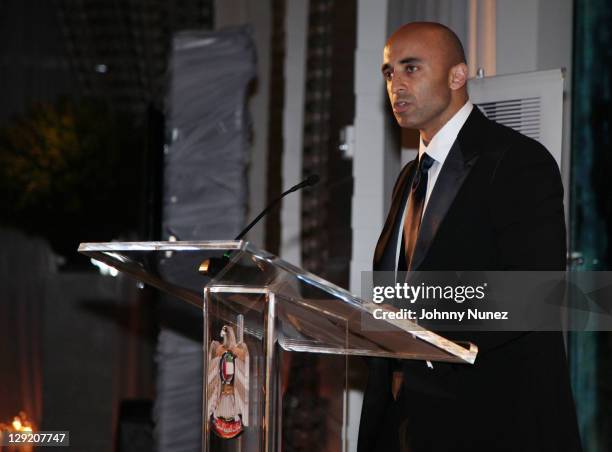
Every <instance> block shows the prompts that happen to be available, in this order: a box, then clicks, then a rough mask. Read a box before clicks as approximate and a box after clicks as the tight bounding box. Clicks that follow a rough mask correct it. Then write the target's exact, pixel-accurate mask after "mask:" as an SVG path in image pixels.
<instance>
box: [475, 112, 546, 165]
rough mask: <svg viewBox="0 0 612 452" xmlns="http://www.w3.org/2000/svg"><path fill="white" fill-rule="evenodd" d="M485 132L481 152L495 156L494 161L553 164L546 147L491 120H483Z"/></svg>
mask: <svg viewBox="0 0 612 452" xmlns="http://www.w3.org/2000/svg"><path fill="white" fill-rule="evenodd" d="M482 124H483V125H485V130H483V131H482V132H484V133H483V134H482V135H483V138H484V139H485V140H486V141H487V143H486V145H485V146H483V148H482V150H483V152H485V153H491V154H495V157H496V160H500V161H501V160H503V161H505V162H519V161H522V162H525V161H526V160H527V161H529V162H531V163H536V162H541V163H547V164H555V165H556V162H555V159H554V157H553V156H552V154H551V153H550V152H549V151H548V149H546V147H545V146H544V145H543V144H542V143H540V142H539V141H537V140H535V139H533V138H531V137H528V136H526V135H523V134H522V133H520V132H518V131H516V130H514V129H512V128H510V127H508V126H505V125H503V124H500V123H498V122H496V121H494V120H492V119H488V118H486V117H485V118H484V122H483V123H482Z"/></svg>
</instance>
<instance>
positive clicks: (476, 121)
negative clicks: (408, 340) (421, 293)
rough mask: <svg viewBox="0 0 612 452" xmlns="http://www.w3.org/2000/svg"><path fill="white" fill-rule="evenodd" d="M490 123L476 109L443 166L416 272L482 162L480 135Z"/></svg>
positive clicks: (421, 236) (423, 231) (417, 248)
mask: <svg viewBox="0 0 612 452" xmlns="http://www.w3.org/2000/svg"><path fill="white" fill-rule="evenodd" d="M483 121H484V122H483ZM486 121H487V120H486V118H485V117H484V115H483V114H482V113H481V112H480V110H478V107H477V106H474V109H473V110H472V113H470V116H469V117H468V119H467V121H466V122H465V124H464V126H463V127H462V129H461V131H460V132H459V135H458V136H457V139H456V140H455V143H454V144H453V146H452V147H451V150H450V151H449V153H448V156H447V157H446V160H445V161H444V165H442V168H441V170H440V174H439V175H438V179H437V181H436V185H435V186H434V189H433V191H432V193H431V195H430V198H429V201H428V203H427V208H426V209H425V213H424V215H423V220H422V221H421V226H420V228H419V236H418V238H417V243H416V245H415V249H414V256H413V258H412V268H413V269H418V268H419V266H420V265H421V263H422V262H423V259H425V256H426V255H427V251H428V250H429V247H430V246H431V244H432V242H433V241H434V239H435V237H436V233H437V232H438V229H439V228H440V224H442V221H443V220H444V217H445V216H446V214H447V213H448V210H449V209H450V207H451V205H452V203H453V201H454V200H455V197H456V196H457V193H458V192H459V189H460V188H461V186H462V185H463V182H464V181H465V179H466V178H467V176H468V175H469V174H470V171H471V170H472V168H473V167H474V164H475V163H476V161H477V160H478V156H479V154H480V146H481V141H479V137H478V131H484V127H483V126H486V124H485V123H486Z"/></svg>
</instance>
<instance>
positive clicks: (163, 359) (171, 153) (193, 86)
mask: <svg viewBox="0 0 612 452" xmlns="http://www.w3.org/2000/svg"><path fill="white" fill-rule="evenodd" d="M255 74H256V67H255V50H254V46H253V43H252V40H251V33H250V29H249V27H235V28H229V29H225V30H222V31H216V32H202V31H186V32H181V33H179V34H177V35H176V36H175V38H174V40H173V49H172V56H171V63H170V78H171V82H170V89H169V93H168V99H167V120H166V124H167V133H168V138H167V143H168V144H167V146H166V148H165V156H164V199H163V215H162V234H163V237H162V239H163V240H169V239H171V236H174V237H175V238H176V239H178V240H215V239H233V238H234V236H235V235H236V234H238V232H239V231H240V229H242V227H243V226H244V222H245V221H244V220H245V213H246V203H247V180H246V165H247V163H248V155H249V153H248V149H249V138H250V133H249V129H250V121H249V119H248V115H247V109H246V95H247V89H248V85H249V82H250V81H251V80H252V79H253V78H254V77H255ZM169 259H172V257H169ZM159 271H160V272H163V271H164V261H163V260H162V261H160V262H159ZM185 278H189V275H188V273H187V272H186V274H185ZM178 303H180V302H179V301H177V300H166V301H165V304H164V307H163V308H162V309H164V310H165V311H166V312H164V314H163V317H164V318H166V319H169V318H174V319H177V318H178V319H182V320H179V321H175V322H174V325H172V326H171V322H170V321H168V322H165V323H164V324H162V326H161V331H160V335H159V344H158V348H157V364H158V376H157V397H156V403H155V421H156V442H157V450H158V451H160V452H165V451H172V452H187V451H194V452H195V451H200V450H201V436H202V433H201V432H202V417H201V416H202V343H201V329H200V330H199V331H197V326H199V327H200V328H201V324H202V321H201V313H199V312H197V311H196V310H195V309H193V308H190V307H187V309H186V308H185V307H184V306H181V305H178ZM187 330H189V331H187ZM198 337H199V339H198Z"/></svg>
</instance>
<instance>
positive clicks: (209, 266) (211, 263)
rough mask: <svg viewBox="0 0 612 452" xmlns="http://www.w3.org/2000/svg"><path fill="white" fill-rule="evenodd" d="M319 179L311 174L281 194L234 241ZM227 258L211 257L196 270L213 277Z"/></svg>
mask: <svg viewBox="0 0 612 452" xmlns="http://www.w3.org/2000/svg"><path fill="white" fill-rule="evenodd" d="M319 179H320V178H319V176H318V175H317V174H312V175H310V176H308V177H307V178H306V179H304V180H303V181H302V182H300V183H299V184H296V185H294V186H293V187H291V188H290V189H289V190H287V191H284V192H283V193H281V194H280V195H279V196H278V197H276V198H275V199H274V200H273V201H272V202H271V203H270V204H268V205H267V206H266V208H265V209H264V210H263V211H262V212H261V213H260V214H259V215H257V216H256V217H255V219H254V220H253V221H251V222H250V223H249V224H248V225H247V227H246V228H244V229H243V230H242V231H240V234H238V235H237V236H236V238H235V239H234V240H240V239H242V237H244V235H245V234H246V233H247V232H249V231H250V230H251V228H253V226H255V225H256V224H257V222H258V221H259V220H261V219H262V218H263V217H264V216H265V215H266V214H267V213H268V212H269V211H270V210H271V209H272V208H273V207H275V206H276V205H277V204H278V203H279V201H280V200H281V199H283V198H284V197H285V196H287V195H288V194H289V193H293V192H294V191H297V190H301V189H302V188H306V187H311V186H313V185H316V184H317V183H318V182H319ZM229 257H230V253H229V252H226V253H224V254H223V256H222V257H211V258H208V259H205V260H204V261H203V262H202V263H201V264H200V268H199V269H198V271H199V272H200V273H202V274H204V275H209V276H211V277H213V276H214V275H216V274H217V273H219V271H221V269H222V268H223V267H225V264H227V262H228V261H229Z"/></svg>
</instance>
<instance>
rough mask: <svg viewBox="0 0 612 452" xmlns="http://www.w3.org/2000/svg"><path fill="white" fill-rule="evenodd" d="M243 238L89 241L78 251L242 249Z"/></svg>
mask: <svg viewBox="0 0 612 452" xmlns="http://www.w3.org/2000/svg"><path fill="white" fill-rule="evenodd" d="M247 244H248V242H247V241H245V240H202V241H173V242H90V243H80V244H79V249H78V251H79V252H80V253H84V252H88V251H180V250H243V249H245V248H246V246H247Z"/></svg>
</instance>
